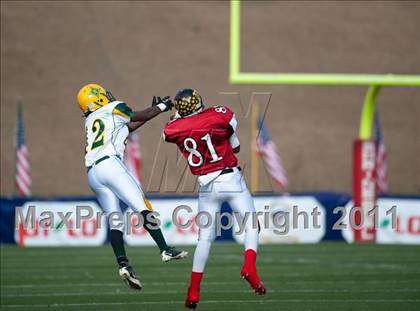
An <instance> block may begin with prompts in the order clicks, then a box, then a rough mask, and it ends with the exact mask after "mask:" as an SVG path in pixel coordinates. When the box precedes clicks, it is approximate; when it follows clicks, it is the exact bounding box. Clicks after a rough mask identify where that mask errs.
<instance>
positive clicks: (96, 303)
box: [2, 299, 420, 308]
mask: <svg viewBox="0 0 420 311" xmlns="http://www.w3.org/2000/svg"><path fill="white" fill-rule="evenodd" d="M302 302H313V303H325V302H327V303H333V302H336V303H342V302H347V303H363V302H420V299H260V300H204V301H200V304H215V303H258V304H265V303H302ZM183 303H184V301H183V300H182V301H180V300H176V301H175V300H172V301H138V302H86V303H53V304H35V305H18V304H15V305H2V307H4V308H34V307H35V308H39V307H45V308H47V307H49V308H60V307H90V306H91V307H97V306H124V305H170V304H183Z"/></svg>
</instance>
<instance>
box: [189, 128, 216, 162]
mask: <svg viewBox="0 0 420 311" xmlns="http://www.w3.org/2000/svg"><path fill="white" fill-rule="evenodd" d="M201 140H204V141H205V142H206V143H207V148H208V150H209V152H210V155H211V157H212V159H211V161H210V163H214V162H217V161H220V160H222V159H223V157H221V156H219V155H217V153H216V150H215V149H214V146H213V143H212V142H211V136H210V134H209V133H207V134H206V135H204V136H203V137H201ZM184 147H185V150H187V151H188V152H189V153H190V154H189V155H188V164H189V165H190V166H192V167H197V166H200V165H201V164H203V156H202V155H201V153H200V152H199V151H198V150H197V142H196V141H195V140H194V139H193V138H191V137H188V138H186V139H185V140H184ZM193 156H196V157H197V158H198V162H194V159H193Z"/></svg>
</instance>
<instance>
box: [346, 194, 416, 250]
mask: <svg viewBox="0 0 420 311" xmlns="http://www.w3.org/2000/svg"><path fill="white" fill-rule="evenodd" d="M353 206H354V204H353V201H350V202H348V203H347V205H346V211H347V212H346V218H344V219H343V222H344V223H345V224H348V221H349V216H348V215H349V214H351V209H352V208H353ZM371 215H372V216H373V217H374V218H375V226H376V243H379V244H420V199H405V198H379V199H378V200H377V208H376V209H373V210H372V212H371ZM342 233H343V237H344V239H345V240H346V241H347V242H349V243H352V242H353V241H354V237H353V232H352V231H351V230H349V229H346V230H343V231H342Z"/></svg>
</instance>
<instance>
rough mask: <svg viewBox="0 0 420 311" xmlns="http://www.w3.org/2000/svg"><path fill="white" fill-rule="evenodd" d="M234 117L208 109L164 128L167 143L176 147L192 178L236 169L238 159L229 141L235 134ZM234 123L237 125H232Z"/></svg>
mask: <svg viewBox="0 0 420 311" xmlns="http://www.w3.org/2000/svg"><path fill="white" fill-rule="evenodd" d="M234 118H235V115H234V113H233V112H232V111H231V110H230V109H229V108H227V107H225V106H218V107H211V108H207V109H205V110H203V111H202V112H200V113H198V114H195V115H192V116H188V117H185V118H177V119H175V120H173V121H170V122H169V123H168V124H166V126H165V128H164V130H163V134H164V138H165V140H166V141H167V142H170V143H175V144H177V146H178V148H179V149H180V150H181V152H182V155H183V156H184V158H185V159H186V160H187V162H188V165H189V166H190V169H191V172H192V173H193V174H194V175H203V174H208V173H211V172H215V171H218V170H222V169H224V168H229V167H236V166H237V165H238V159H237V158H236V156H235V154H234V153H233V150H232V147H231V145H230V141H229V138H230V136H231V135H232V134H233V133H234V129H233V128H232V125H231V121H232V119H234ZM235 122H236V121H235Z"/></svg>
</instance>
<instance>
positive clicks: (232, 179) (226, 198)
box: [192, 168, 258, 272]
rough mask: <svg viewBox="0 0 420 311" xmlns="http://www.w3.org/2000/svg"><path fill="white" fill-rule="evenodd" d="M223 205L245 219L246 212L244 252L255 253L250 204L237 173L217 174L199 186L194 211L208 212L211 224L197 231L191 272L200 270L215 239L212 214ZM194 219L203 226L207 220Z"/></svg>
mask: <svg viewBox="0 0 420 311" xmlns="http://www.w3.org/2000/svg"><path fill="white" fill-rule="evenodd" d="M223 202H228V203H229V205H230V206H231V207H232V210H233V212H237V213H239V214H240V215H241V217H245V216H244V215H245V213H249V216H248V221H247V222H246V224H245V249H253V250H254V251H255V252H257V248H258V226H255V225H253V214H254V213H255V207H254V201H253V199H252V196H251V194H250V193H249V190H248V188H247V186H246V184H245V180H244V178H243V176H242V174H241V172H240V171H239V170H238V169H237V168H234V172H232V173H227V174H223V175H219V176H218V177H217V178H216V179H215V180H213V181H212V182H210V183H209V184H207V185H205V186H200V190H199V199H198V212H207V213H209V214H210V216H211V220H212V221H211V225H210V226H208V227H206V228H200V230H199V237H198V243H197V246H196V249H195V253H194V262H193V269H192V271H193V272H203V271H204V267H205V265H206V262H207V258H208V256H209V253H210V246H211V243H212V242H213V241H214V239H215V238H216V213H218V212H220V207H221V205H222V203H223ZM242 219H245V218H242ZM198 220H199V221H202V222H203V223H202V224H203V225H205V224H207V217H200V218H199V219H198ZM200 227H203V226H200Z"/></svg>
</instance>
